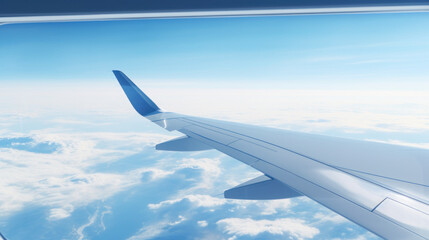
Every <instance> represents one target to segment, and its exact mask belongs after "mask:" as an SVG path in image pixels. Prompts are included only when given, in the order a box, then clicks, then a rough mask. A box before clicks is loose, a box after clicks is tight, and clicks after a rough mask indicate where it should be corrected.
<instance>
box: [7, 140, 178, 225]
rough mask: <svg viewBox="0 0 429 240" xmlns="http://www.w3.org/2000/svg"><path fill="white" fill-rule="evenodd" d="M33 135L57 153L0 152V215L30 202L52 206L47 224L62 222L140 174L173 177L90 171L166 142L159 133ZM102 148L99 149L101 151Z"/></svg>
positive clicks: (158, 171) (135, 180)
mask: <svg viewBox="0 0 429 240" xmlns="http://www.w3.org/2000/svg"><path fill="white" fill-rule="evenodd" d="M15 137H16V136H15ZM31 137H32V138H33V139H34V141H35V142H36V143H41V142H44V143H46V142H51V143H55V144H58V145H59V149H58V150H57V151H55V152H53V153H46V154H45V153H35V152H29V151H24V150H17V149H13V148H0V176H2V180H1V181H0V189H2V194H1V195H0V217H4V216H8V215H9V214H11V213H13V212H16V211H19V210H21V209H22V208H24V207H25V206H26V205H27V204H32V205H41V206H48V207H51V210H50V212H49V215H48V219H49V220H59V219H63V218H66V217H68V216H70V214H71V213H72V212H73V209H75V208H76V207H78V206H83V205H87V204H88V203H90V202H93V201H96V200H102V199H106V198H108V197H110V196H113V195H114V194H116V193H118V192H120V191H123V190H125V189H127V188H129V187H131V186H133V185H135V184H138V183H140V181H141V180H140V178H141V174H142V173H144V172H152V179H158V178H161V177H165V176H167V175H168V174H170V173H171V172H168V171H164V170H161V169H156V168H147V169H145V168H140V169H136V170H132V171H128V172H124V173H105V172H94V171H90V170H88V169H89V168H90V167H93V166H95V165H97V164H106V163H109V162H112V161H116V160H118V159H121V158H122V157H125V156H128V155H130V154H133V153H136V152H138V151H139V150H140V149H141V148H142V147H144V146H147V145H151V144H152V143H153V142H154V141H156V142H158V141H162V140H164V139H166V136H163V135H156V134H138V133H84V134H65V133H57V134H51V133H42V132H38V133H37V134H36V133H35V134H32V135H31ZM156 139H157V140H156ZM110 140H114V143H115V144H111V143H110V142H109V141H110ZM100 144H101V145H103V146H102V147H100V146H99V145H100ZM126 144H128V145H131V146H130V148H128V149H129V150H123V149H121V146H122V145H126ZM133 145H134V146H133ZM133 149H134V150H133Z"/></svg>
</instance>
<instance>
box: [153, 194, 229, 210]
mask: <svg viewBox="0 0 429 240" xmlns="http://www.w3.org/2000/svg"><path fill="white" fill-rule="evenodd" d="M182 201H188V202H190V203H192V204H193V205H194V206H196V207H216V206H221V205H223V204H225V203H226V200H225V199H223V198H215V197H212V196H209V195H201V194H195V195H186V196H184V197H182V198H177V199H172V200H165V201H162V202H160V203H156V204H148V208H150V209H153V210H155V209H159V208H163V207H166V206H169V205H173V204H176V203H179V202H182Z"/></svg>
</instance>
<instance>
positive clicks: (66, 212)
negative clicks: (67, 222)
mask: <svg viewBox="0 0 429 240" xmlns="http://www.w3.org/2000/svg"><path fill="white" fill-rule="evenodd" d="M71 212H73V206H72V205H68V206H64V207H63V208H53V209H51V210H50V213H49V217H48V219H49V220H59V219H63V218H67V217H69V216H70V214H71Z"/></svg>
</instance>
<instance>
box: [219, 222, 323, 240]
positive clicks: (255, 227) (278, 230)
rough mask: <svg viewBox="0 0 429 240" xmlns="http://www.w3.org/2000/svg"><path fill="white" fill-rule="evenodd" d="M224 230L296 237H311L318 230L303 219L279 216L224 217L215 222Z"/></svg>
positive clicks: (244, 233) (254, 234)
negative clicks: (263, 218) (255, 218)
mask: <svg viewBox="0 0 429 240" xmlns="http://www.w3.org/2000/svg"><path fill="white" fill-rule="evenodd" d="M216 224H217V225H218V226H219V227H220V228H221V229H222V230H223V231H224V232H226V233H228V234H231V235H236V236H244V235H248V236H252V237H254V236H257V235H259V234H261V233H264V232H267V233H270V234H276V235H285V234H288V235H290V236H292V237H294V238H296V239H311V238H313V237H314V236H315V235H317V234H319V230H318V229H317V228H315V227H312V226H309V225H307V224H306V223H305V221H304V220H301V219H295V218H280V219H275V220H254V219H251V218H225V219H222V220H219V221H218V222H217V223H216Z"/></svg>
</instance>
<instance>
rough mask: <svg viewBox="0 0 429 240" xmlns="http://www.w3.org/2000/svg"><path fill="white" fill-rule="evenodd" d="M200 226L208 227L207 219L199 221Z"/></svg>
mask: <svg viewBox="0 0 429 240" xmlns="http://www.w3.org/2000/svg"><path fill="white" fill-rule="evenodd" d="M197 224H198V226H200V227H207V226H208V225H209V224H208V223H207V221H204V220H203V221H198V222H197Z"/></svg>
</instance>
